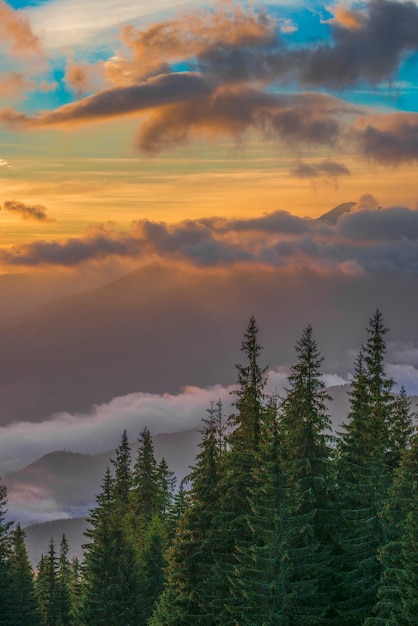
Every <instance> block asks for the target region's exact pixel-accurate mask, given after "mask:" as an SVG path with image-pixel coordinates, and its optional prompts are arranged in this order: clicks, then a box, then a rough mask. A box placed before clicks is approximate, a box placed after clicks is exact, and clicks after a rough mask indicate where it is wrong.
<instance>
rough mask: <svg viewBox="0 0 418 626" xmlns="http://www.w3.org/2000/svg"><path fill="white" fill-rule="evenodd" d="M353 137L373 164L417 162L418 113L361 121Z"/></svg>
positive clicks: (361, 119)
mask: <svg viewBox="0 0 418 626" xmlns="http://www.w3.org/2000/svg"><path fill="white" fill-rule="evenodd" d="M417 10H418V8H417ZM353 133H354V134H355V135H356V140H357V142H358V144H359V147H360V150H361V152H362V153H363V154H364V155H365V156H366V157H368V158H370V159H372V160H373V161H376V162H378V163H383V164H384V165H399V164H401V163H414V162H415V161H417V159H418V113H390V114H386V115H384V114H381V115H374V116H365V117H360V118H359V119H358V120H357V122H356V124H355V125H354V127H353Z"/></svg>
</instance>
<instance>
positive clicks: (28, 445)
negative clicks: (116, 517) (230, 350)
mask: <svg viewBox="0 0 418 626" xmlns="http://www.w3.org/2000/svg"><path fill="white" fill-rule="evenodd" d="M287 376H288V369H287V368H286V367H283V366H280V367H277V368H276V369H271V370H269V372H268V382H267V385H266V389H265V392H266V394H267V395H273V394H276V395H277V394H279V395H280V396H281V397H283V396H284V394H285V387H286V386H287ZM324 381H325V382H326V384H327V385H336V384H337V385H338V384H346V383H347V381H346V380H345V379H343V378H341V377H340V376H337V375H334V374H324ZM234 389H236V385H230V386H222V385H214V386H212V387H203V388H202V387H194V386H193V387H192V386H186V387H185V388H184V389H183V390H182V391H181V392H180V393H178V394H169V393H164V394H150V393H140V392H137V393H130V394H127V395H124V396H120V397H117V398H113V399H112V400H111V401H110V402H108V403H106V404H101V405H99V406H96V407H95V408H94V410H93V411H92V412H91V413H89V414H70V413H60V414H58V415H54V416H52V417H51V418H50V419H48V420H45V421H43V422H38V423H32V422H17V423H13V424H10V425H9V426H5V427H0V459H1V463H2V467H1V468H0V469H1V471H3V468H4V467H11V466H13V465H14V466H15V467H17V465H18V464H19V462H20V464H21V465H22V464H23V463H26V462H27V461H28V460H33V459H35V458H39V457H40V456H42V455H44V454H47V453H48V452H51V451H54V450H63V449H66V450H72V451H77V452H82V453H89V454H98V453H101V452H103V451H105V450H111V449H114V448H115V447H116V446H117V445H118V443H119V441H120V436H121V434H122V432H123V430H124V429H126V430H127V432H128V436H129V438H130V439H131V440H134V439H135V437H137V435H138V434H139V433H140V432H141V431H142V429H143V428H144V427H145V426H147V427H148V428H149V430H150V432H151V434H152V435H156V434H158V433H173V432H181V431H184V430H189V429H192V428H200V426H201V423H202V419H203V418H205V417H206V409H207V408H208V407H209V406H210V403H211V402H212V401H215V402H216V401H217V400H218V399H220V400H221V401H222V403H223V410H224V414H225V416H227V415H229V414H230V413H231V412H232V410H233V407H232V402H233V401H234V394H233V391H234ZM22 455H23V456H22ZM28 495H30V497H34V498H35V499H37V498H38V497H39V494H38V493H37V492H36V493H35V494H28ZM44 495H45V494H44ZM46 495H48V494H46Z"/></svg>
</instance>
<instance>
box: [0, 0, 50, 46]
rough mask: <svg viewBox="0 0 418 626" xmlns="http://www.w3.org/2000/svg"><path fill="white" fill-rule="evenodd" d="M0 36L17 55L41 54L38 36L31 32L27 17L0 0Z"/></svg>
mask: <svg viewBox="0 0 418 626" xmlns="http://www.w3.org/2000/svg"><path fill="white" fill-rule="evenodd" d="M0 36H1V37H2V40H3V41H6V42H8V43H9V44H10V48H11V52H12V53H13V54H16V55H18V56H24V57H28V56H30V55H33V54H35V55H41V54H42V49H41V44H40V41H39V39H38V37H37V36H36V35H35V34H34V33H33V31H32V28H31V26H30V24H29V20H28V18H27V17H26V16H25V14H24V13H22V12H21V11H15V10H14V9H13V8H12V7H11V6H10V5H9V4H7V3H6V2H5V1H4V0H0Z"/></svg>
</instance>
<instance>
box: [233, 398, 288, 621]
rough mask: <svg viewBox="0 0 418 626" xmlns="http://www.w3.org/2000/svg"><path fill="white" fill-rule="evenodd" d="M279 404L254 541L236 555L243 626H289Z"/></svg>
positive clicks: (268, 419)
mask: <svg viewBox="0 0 418 626" xmlns="http://www.w3.org/2000/svg"><path fill="white" fill-rule="evenodd" d="M280 448H281V441H280V434H279V424H278V419H277V402H276V399H275V398H272V399H271V400H270V402H269V405H268V408H267V410H266V412H265V416H264V420H263V423H262V428H261V437H260V445H259V450H258V455H259V463H257V464H256V466H255V468H254V471H253V487H252V490H251V493H250V495H249V501H250V512H249V513H248V523H249V527H250V530H251V532H252V536H253V539H252V543H251V544H249V545H247V546H242V547H241V548H240V551H239V553H238V554H237V561H238V564H237V568H236V573H237V576H236V585H239V586H240V588H241V589H240V593H241V596H242V598H243V599H244V601H245V608H246V610H245V613H244V612H243V613H242V617H241V622H240V624H242V626H245V625H248V626H252V625H253V624H255V623H260V624H269V625H270V626H273V625H275V626H279V625H285V624H288V618H287V614H286V600H287V581H286V566H285V563H284V560H283V540H284V533H283V506H284V496H285V488H284V478H283V472H282V467H281V462H280Z"/></svg>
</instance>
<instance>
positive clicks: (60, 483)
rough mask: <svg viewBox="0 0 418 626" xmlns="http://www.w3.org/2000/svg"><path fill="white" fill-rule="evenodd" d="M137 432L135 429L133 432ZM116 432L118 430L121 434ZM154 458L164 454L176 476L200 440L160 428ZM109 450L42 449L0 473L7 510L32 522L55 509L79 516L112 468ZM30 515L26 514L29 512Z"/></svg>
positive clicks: (190, 462) (186, 467)
mask: <svg viewBox="0 0 418 626" xmlns="http://www.w3.org/2000/svg"><path fill="white" fill-rule="evenodd" d="M138 434H139V433H138ZM121 435H122V433H121ZM153 441H154V448H155V456H156V459H157V461H160V460H161V459H162V457H164V458H165V459H166V461H167V463H168V466H169V468H170V469H171V470H172V471H174V472H175V474H176V476H177V478H178V480H179V481H180V480H181V479H182V478H184V476H185V475H186V474H188V473H189V471H190V466H191V465H193V463H194V460H195V456H196V453H197V446H198V443H199V441H200V432H199V431H198V430H187V431H183V432H177V433H162V434H159V435H155V436H154V437H153ZM137 445H138V444H137V440H136V437H135V440H134V441H133V442H132V456H133V461H134V460H135V457H136V450H137ZM114 457H115V453H114V450H112V451H106V452H103V453H102V454H99V455H90V454H80V453H77V452H69V451H64V450H61V451H56V452H51V453H49V454H45V455H44V456H42V457H41V458H40V459H37V460H36V461H34V462H33V463H31V464H29V465H27V466H26V467H24V468H22V469H20V470H18V471H16V472H12V473H10V474H9V475H8V476H5V477H4V478H3V481H4V483H5V484H6V486H7V490H8V501H9V505H10V507H11V510H12V511H13V515H14V516H16V515H18V514H19V511H21V512H22V516H23V515H24V516H25V519H16V520H15V521H26V523H27V522H28V521H29V522H30V521H33V522H34V521H37V520H39V519H41V518H42V516H43V514H44V513H45V506H44V504H45V503H46V504H47V505H48V507H49V508H48V510H49V515H53V513H54V510H56V515H57V517H60V516H62V515H65V516H70V517H79V516H84V515H86V514H87V513H88V511H89V510H90V509H91V508H92V507H93V506H95V501H96V495H97V494H98V493H99V491H100V488H101V484H102V481H103V477H104V474H105V471H106V467H107V466H110V467H112V463H111V461H110V459H112V458H114ZM30 516H32V517H30Z"/></svg>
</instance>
